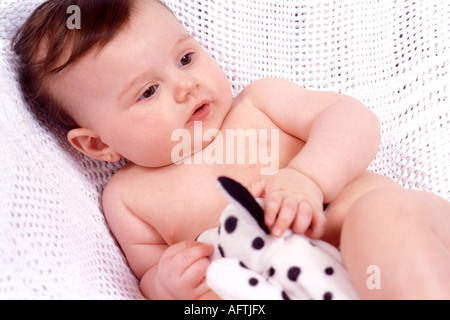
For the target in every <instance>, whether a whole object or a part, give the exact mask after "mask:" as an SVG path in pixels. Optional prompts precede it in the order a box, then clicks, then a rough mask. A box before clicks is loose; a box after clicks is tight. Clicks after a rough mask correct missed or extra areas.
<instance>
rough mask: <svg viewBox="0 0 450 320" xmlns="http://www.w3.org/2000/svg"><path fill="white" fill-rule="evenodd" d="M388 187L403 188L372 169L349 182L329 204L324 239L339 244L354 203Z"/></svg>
mask: <svg viewBox="0 0 450 320" xmlns="http://www.w3.org/2000/svg"><path fill="white" fill-rule="evenodd" d="M386 188H391V189H403V188H402V187H401V186H400V185H399V184H397V183H396V182H394V181H393V180H391V179H389V178H386V177H383V176H381V175H379V174H376V173H373V172H370V171H366V172H365V173H363V174H362V175H360V176H359V177H358V178H356V179H355V180H353V181H352V182H351V183H349V184H348V185H347V186H346V187H345V188H344V189H343V190H342V191H341V193H340V194H339V195H338V196H337V197H336V199H334V200H333V201H332V202H331V203H330V204H329V205H328V208H327V211H326V217H327V231H326V233H325V235H324V237H323V239H324V240H325V241H328V242H330V243H331V244H333V245H335V246H337V245H339V242H340V236H341V230H342V226H343V223H344V221H345V220H346V218H347V216H348V214H349V213H350V212H351V209H352V207H353V206H354V204H355V203H357V202H358V201H360V200H361V199H364V197H365V196H366V195H367V194H370V193H371V192H374V191H375V190H380V189H386ZM362 201H364V200H362Z"/></svg>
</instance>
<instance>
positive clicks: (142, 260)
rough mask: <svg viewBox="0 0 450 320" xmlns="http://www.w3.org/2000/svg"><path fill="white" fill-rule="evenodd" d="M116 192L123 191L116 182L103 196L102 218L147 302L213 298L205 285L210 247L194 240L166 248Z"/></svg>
mask: <svg viewBox="0 0 450 320" xmlns="http://www.w3.org/2000/svg"><path fill="white" fill-rule="evenodd" d="M117 189H124V188H120V185H118V183H117V181H114V182H110V183H109V184H108V186H107V188H106V189H105V192H104V193H103V207H104V211H105V216H106V218H107V220H108V225H109V227H110V228H111V230H112V232H113V234H114V236H115V237H116V239H117V241H118V242H119V244H120V246H121V248H122V250H123V252H124V253H125V255H126V258H127V262H128V264H129V265H130V267H131V269H132V270H133V272H134V274H135V275H136V277H138V278H139V279H140V287H141V291H142V292H143V294H144V295H145V296H146V297H147V298H149V299H202V298H205V297H207V298H212V297H213V296H212V294H213V293H212V292H211V290H210V289H209V288H208V287H207V285H206V283H205V274H206V269H207V267H208V265H209V259H208V256H209V255H211V254H212V252H213V248H212V246H210V245H208V244H204V243H199V242H195V241H184V242H181V243H177V244H174V245H171V246H169V245H167V244H166V242H165V241H164V239H163V238H162V237H161V236H160V235H159V233H158V232H157V231H156V230H155V229H154V228H153V227H152V226H151V225H149V224H148V223H147V222H145V221H144V220H142V219H141V218H139V217H138V216H137V215H136V214H135V213H133V212H132V211H131V209H130V208H129V206H127V205H125V204H124V203H123V201H121V200H120V199H121V196H120V195H118V194H117V193H118V192H117ZM125 189H126V188H125Z"/></svg>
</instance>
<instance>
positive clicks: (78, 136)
mask: <svg viewBox="0 0 450 320" xmlns="http://www.w3.org/2000/svg"><path fill="white" fill-rule="evenodd" d="M67 139H68V140H69V142H70V143H71V144H72V146H73V147H74V148H75V149H77V150H78V151H80V152H82V153H84V154H85V155H87V156H88V157H90V158H92V159H96V160H100V161H118V160H120V155H119V154H118V153H117V152H114V151H113V150H112V149H111V148H110V147H109V145H107V144H106V143H105V142H103V140H102V139H101V138H100V136H99V135H98V134H96V133H95V132H94V131H92V130H90V129H87V128H77V129H72V130H70V131H69V133H68V134H67Z"/></svg>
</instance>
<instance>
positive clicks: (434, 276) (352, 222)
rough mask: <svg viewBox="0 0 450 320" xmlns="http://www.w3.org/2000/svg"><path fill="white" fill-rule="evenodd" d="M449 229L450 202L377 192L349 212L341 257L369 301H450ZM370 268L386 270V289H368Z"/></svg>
mask: <svg viewBox="0 0 450 320" xmlns="http://www.w3.org/2000/svg"><path fill="white" fill-rule="evenodd" d="M449 230H450V203H449V202H448V201H446V200H444V199H442V198H440V197H438V196H436V195H434V194H431V193H426V192H422V191H413V190H407V189H405V188H402V187H385V188H378V189H374V190H372V191H370V192H368V193H365V194H363V195H362V196H361V197H360V198H358V199H357V200H356V201H355V202H354V203H353V205H352V207H351V208H350V212H349V213H348V215H347V217H346V219H345V222H344V225H343V230H342V237H341V254H342V257H343V261H344V264H345V265H346V267H347V268H348V270H349V272H350V274H351V276H352V280H353V281H354V283H355V285H357V286H358V292H359V293H360V294H363V295H365V294H367V296H366V297H371V298H374V297H375V296H378V297H384V298H386V297H390V298H402V299H403V298H408V297H409V298H414V297H415V298H420V297H424V298H425V297H426V298H430V297H450V288H448V285H447V284H448V281H450V274H449V273H448V265H449V264H450V233H449ZM371 265H376V266H378V267H379V268H380V270H382V272H383V283H384V285H383V288H384V289H385V290H380V291H371V290H366V289H367V288H366V287H365V279H367V268H368V267H369V266H371ZM411 284H414V286H413V287H411ZM443 284H445V285H443ZM415 288H421V289H420V292H417V291H414V290H415ZM373 295H375V296H373Z"/></svg>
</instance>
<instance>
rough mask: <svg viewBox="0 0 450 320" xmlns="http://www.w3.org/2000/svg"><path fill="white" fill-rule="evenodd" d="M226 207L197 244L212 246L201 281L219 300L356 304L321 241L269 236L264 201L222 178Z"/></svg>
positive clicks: (334, 256) (333, 254) (334, 254)
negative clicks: (324, 301)
mask: <svg viewBox="0 0 450 320" xmlns="http://www.w3.org/2000/svg"><path fill="white" fill-rule="evenodd" d="M219 186H220V187H221V189H222V191H223V193H224V195H225V196H226V197H227V199H228V200H229V202H230V204H229V205H228V206H227V207H226V208H225V210H224V211H223V213H222V215H221V219H220V225H219V227H218V228H214V229H210V230H207V231H205V232H203V233H202V234H201V235H200V236H199V237H198V239H197V240H198V241H201V242H207V243H211V244H213V245H214V246H215V250H214V254H213V255H212V256H211V264H210V266H209V268H208V271H207V275H206V281H207V284H208V285H209V287H210V288H211V289H212V290H213V291H214V292H216V293H217V294H218V295H219V296H220V297H222V298H223V299H236V300H251V299H267V300H277V299H285V300H288V299H313V300H330V299H359V297H358V295H357V293H356V292H355V290H354V288H353V286H352V284H351V282H350V279H349V275H348V273H347V271H346V270H345V268H344V267H343V265H342V262H341V258H340V254H339V251H338V250H337V249H336V248H335V247H333V246H332V245H330V244H328V243H327V242H325V241H322V240H313V239H310V238H308V237H306V236H304V235H300V234H294V233H292V232H290V231H288V232H286V233H285V235H284V236H283V237H281V238H277V237H274V236H273V235H271V234H270V231H269V229H268V228H267V226H266V225H265V224H264V210H263V201H262V200H261V199H257V200H256V199H255V198H253V196H252V195H251V194H250V193H249V192H248V191H247V190H246V189H245V188H244V187H243V186H242V185H240V184H239V183H237V182H236V181H234V180H232V179H229V178H226V177H221V178H219Z"/></svg>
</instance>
